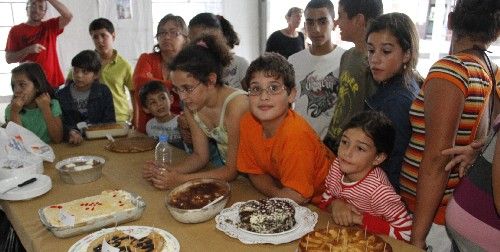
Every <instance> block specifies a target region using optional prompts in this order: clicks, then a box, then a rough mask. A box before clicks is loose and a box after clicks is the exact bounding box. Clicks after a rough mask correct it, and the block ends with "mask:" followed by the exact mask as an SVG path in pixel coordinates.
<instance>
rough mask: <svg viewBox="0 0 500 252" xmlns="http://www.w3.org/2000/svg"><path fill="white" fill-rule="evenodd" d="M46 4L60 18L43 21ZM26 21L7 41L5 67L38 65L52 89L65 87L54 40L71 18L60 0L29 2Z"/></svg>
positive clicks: (14, 28)
mask: <svg viewBox="0 0 500 252" xmlns="http://www.w3.org/2000/svg"><path fill="white" fill-rule="evenodd" d="M47 2H49V3H50V4H51V5H52V6H53V7H54V8H55V9H56V10H57V11H58V12H59V14H61V16H59V17H56V18H52V19H49V20H46V21H42V19H43V18H44V17H45V14H46V12H47ZM26 12H27V14H28V21H27V22H26V23H22V24H19V25H15V26H13V27H12V29H11V30H10V32H9V36H8V37H7V45H6V46H5V52H6V54H5V59H6V60H7V63H9V64H10V63H15V62H26V61H32V62H36V63H38V64H40V65H41V66H42V68H43V70H44V72H45V75H46V76H47V80H48V81H49V83H50V85H51V86H52V87H53V88H57V87H59V86H60V85H61V84H63V83H64V77H63V74H62V72H61V67H60V65H59V59H58V57H57V49H56V47H57V44H56V42H57V36H59V34H61V33H62V32H63V29H64V27H65V26H66V25H68V24H69V22H70V21H71V19H72V18H73V14H71V12H70V11H69V9H68V8H67V7H66V6H65V5H64V4H62V3H61V2H60V1H59V0H28V2H27V3H26Z"/></svg>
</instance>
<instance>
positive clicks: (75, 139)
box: [68, 130, 83, 145]
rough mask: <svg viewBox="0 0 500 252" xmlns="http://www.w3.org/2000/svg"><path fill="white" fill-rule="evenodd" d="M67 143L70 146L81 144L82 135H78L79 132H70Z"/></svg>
mask: <svg viewBox="0 0 500 252" xmlns="http://www.w3.org/2000/svg"><path fill="white" fill-rule="evenodd" d="M68 142H69V143H70V144H74V145H79V144H81V143H82V142H83V137H82V135H80V132H78V131H76V130H70V131H69V139H68Z"/></svg>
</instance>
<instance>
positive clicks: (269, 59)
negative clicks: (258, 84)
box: [241, 52, 295, 93]
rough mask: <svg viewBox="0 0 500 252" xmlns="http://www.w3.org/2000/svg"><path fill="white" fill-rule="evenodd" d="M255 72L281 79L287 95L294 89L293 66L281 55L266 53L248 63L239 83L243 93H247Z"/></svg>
mask: <svg viewBox="0 0 500 252" xmlns="http://www.w3.org/2000/svg"><path fill="white" fill-rule="evenodd" d="M256 72H263V73H264V74H265V75H266V76H267V77H273V78H275V79H279V78H283V84H284V85H285V87H286V90H287V92H288V93H290V90H292V88H294V87H295V71H294V69H293V66H292V64H290V63H289V62H288V61H287V60H286V58H285V57H283V56H282V55H281V54H278V53H274V52H266V53H264V54H262V55H261V56H260V57H258V58H257V59H255V60H254V61H252V63H250V66H249V67H248V69H247V73H246V75H245V78H243V80H242V81H241V84H242V86H243V89H245V91H248V88H249V86H250V82H251V81H252V77H253V75H254V74H255V73H256Z"/></svg>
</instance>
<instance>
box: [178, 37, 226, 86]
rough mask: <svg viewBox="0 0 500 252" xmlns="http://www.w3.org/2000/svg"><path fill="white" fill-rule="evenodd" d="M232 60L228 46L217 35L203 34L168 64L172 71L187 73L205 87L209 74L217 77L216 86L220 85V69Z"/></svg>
mask: <svg viewBox="0 0 500 252" xmlns="http://www.w3.org/2000/svg"><path fill="white" fill-rule="evenodd" d="M232 59H233V56H232V53H231V51H230V49H229V46H227V45H226V43H225V40H224V38H222V37H221V35H218V34H204V35H202V36H200V37H198V38H196V39H194V40H193V41H191V42H190V43H189V44H188V45H187V46H186V47H184V48H183V49H182V50H181V51H180V52H179V54H177V56H176V57H175V58H174V59H173V60H172V62H171V63H170V64H169V68H170V70H172V71H176V70H180V71H184V72H188V73H190V74H192V75H193V77H194V78H195V79H197V80H199V81H201V82H203V83H204V84H205V85H206V83H207V82H208V76H209V74H210V73H215V74H216V75H217V81H216V84H217V85H222V81H221V79H222V69H223V68H224V67H225V66H228V65H229V63H230V62H231V60H232Z"/></svg>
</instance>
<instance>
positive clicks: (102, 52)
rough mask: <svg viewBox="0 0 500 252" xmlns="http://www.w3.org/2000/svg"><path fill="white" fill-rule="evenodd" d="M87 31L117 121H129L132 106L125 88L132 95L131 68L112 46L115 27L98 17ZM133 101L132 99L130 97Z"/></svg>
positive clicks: (101, 79) (101, 80)
mask: <svg viewBox="0 0 500 252" xmlns="http://www.w3.org/2000/svg"><path fill="white" fill-rule="evenodd" d="M89 33H90V37H91V38H92V41H93V42H94V45H95V50H96V51H97V53H99V56H100V57H101V64H102V67H101V72H100V76H99V77H100V78H99V79H100V82H101V83H104V84H106V85H107V86H108V87H109V89H110V90H111V93H112V94H113V103H114V107H115V115H116V121H117V122H124V121H129V120H130V119H131V114H132V113H131V112H132V108H131V107H130V106H129V103H128V98H129V97H127V96H128V95H127V93H126V92H125V89H126V88H127V89H128V90H129V92H130V94H131V96H132V97H133V88H134V86H133V83H132V68H131V67H130V64H129V63H128V62H127V60H125V59H124V58H123V57H122V56H120V55H119V54H118V52H117V51H116V50H115V49H114V48H113V43H114V41H115V37H116V34H115V28H114V26H113V23H111V21H109V20H108V19H105V18H98V19H95V20H94V21H92V22H91V23H90V25H89ZM131 101H132V102H133V99H131Z"/></svg>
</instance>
